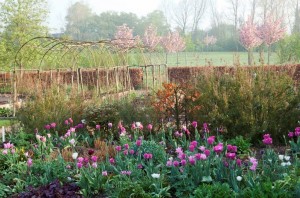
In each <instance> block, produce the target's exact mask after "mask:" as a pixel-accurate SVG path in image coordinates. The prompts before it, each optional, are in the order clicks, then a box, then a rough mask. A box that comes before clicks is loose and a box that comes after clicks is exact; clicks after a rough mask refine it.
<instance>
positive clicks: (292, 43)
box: [277, 33, 300, 63]
mask: <svg viewBox="0 0 300 198" xmlns="http://www.w3.org/2000/svg"><path fill="white" fill-rule="evenodd" d="M277 55H278V57H279V61H280V63H287V62H299V61H300V34H299V33H295V34H292V35H290V36H286V37H285V38H284V39H282V40H281V41H279V43H278V44H277Z"/></svg>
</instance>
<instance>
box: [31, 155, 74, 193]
mask: <svg viewBox="0 0 300 198" xmlns="http://www.w3.org/2000/svg"><path fill="white" fill-rule="evenodd" d="M65 166H66V164H65V162H64V160H63V159H62V157H61V156H60V157H58V158H57V159H55V160H51V161H46V162H45V160H42V159H38V160H34V164H33V166H32V167H31V168H30V171H31V174H30V175H29V176H28V177H27V178H26V182H27V185H32V186H35V187H36V186H41V185H46V184H49V183H50V182H52V181H54V180H56V179H58V180H60V181H62V182H67V177H69V173H68V170H67V169H66V167H65Z"/></svg>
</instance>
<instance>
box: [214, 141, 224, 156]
mask: <svg viewBox="0 0 300 198" xmlns="http://www.w3.org/2000/svg"><path fill="white" fill-rule="evenodd" d="M222 151H223V143H219V144H218V145H216V146H214V152H216V153H217V154H220V153H221V152H222Z"/></svg>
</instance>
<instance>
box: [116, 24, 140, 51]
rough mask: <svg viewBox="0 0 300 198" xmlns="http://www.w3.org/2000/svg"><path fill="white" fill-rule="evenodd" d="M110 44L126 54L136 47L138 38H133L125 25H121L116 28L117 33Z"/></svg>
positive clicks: (130, 30)
mask: <svg viewBox="0 0 300 198" xmlns="http://www.w3.org/2000/svg"><path fill="white" fill-rule="evenodd" d="M112 43H113V44H114V46H115V47H116V48H117V49H118V50H120V51H121V52H126V51H128V50H129V49H131V48H134V47H136V46H137V45H138V43H139V36H133V34H132V29H130V28H129V27H128V26H127V24H123V25H121V26H118V27H117V32H116V33H115V36H114V40H112Z"/></svg>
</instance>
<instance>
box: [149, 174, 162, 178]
mask: <svg viewBox="0 0 300 198" xmlns="http://www.w3.org/2000/svg"><path fill="white" fill-rule="evenodd" d="M151 176H152V177H153V178H155V179H158V178H159V177H160V174H158V173H153V174H151Z"/></svg>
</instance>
